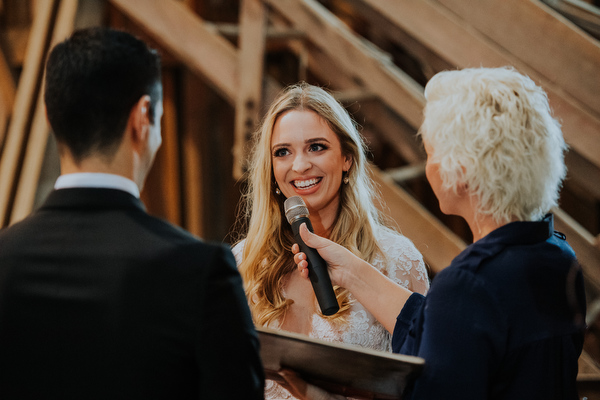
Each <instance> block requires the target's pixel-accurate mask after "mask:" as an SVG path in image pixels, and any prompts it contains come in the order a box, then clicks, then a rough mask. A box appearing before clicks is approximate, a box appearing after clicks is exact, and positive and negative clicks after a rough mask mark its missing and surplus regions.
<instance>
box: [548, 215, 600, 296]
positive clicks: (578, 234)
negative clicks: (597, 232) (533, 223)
mask: <svg viewBox="0 0 600 400" xmlns="http://www.w3.org/2000/svg"><path fill="white" fill-rule="evenodd" d="M552 212H553V213H554V216H555V218H554V225H555V229H556V230H557V231H560V232H562V233H564V234H565V235H566V236H567V241H568V242H569V244H570V245H571V247H572V248H573V250H575V254H577V259H578V260H579V262H580V263H581V265H582V268H583V274H584V276H585V279H586V281H587V283H588V284H589V285H590V286H591V287H593V289H594V291H595V292H596V293H595V295H596V296H598V295H600V247H598V242H597V241H596V238H595V237H594V236H593V235H592V234H590V233H589V232H588V231H587V230H585V229H584V228H583V227H582V226H581V225H580V224H579V223H577V221H575V220H574V219H573V218H571V217H570V216H569V215H568V214H567V213H565V212H564V211H562V210H561V209H558V208H555V209H553V210H552Z"/></svg>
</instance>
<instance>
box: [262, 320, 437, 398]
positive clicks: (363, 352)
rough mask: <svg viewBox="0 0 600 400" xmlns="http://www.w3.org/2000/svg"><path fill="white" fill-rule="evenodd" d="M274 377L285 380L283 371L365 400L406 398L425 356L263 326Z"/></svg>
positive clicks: (267, 367) (265, 352) (267, 369)
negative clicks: (369, 347)
mask: <svg viewBox="0 0 600 400" xmlns="http://www.w3.org/2000/svg"><path fill="white" fill-rule="evenodd" d="M257 331H258V335H259V338H260V344H261V356H262V360H263V365H264V367H265V372H266V375H267V378H268V379H273V380H276V381H282V379H283V378H282V377H281V376H280V375H279V374H278V373H277V371H279V370H280V369H282V368H287V369H291V370H293V371H295V372H297V373H298V374H299V375H300V377H302V378H303V379H304V380H305V381H307V382H309V383H311V384H313V385H316V386H319V387H321V388H323V389H325V390H327V391H328V392H330V393H334V394H341V395H344V396H348V397H355V398H360V399H385V400H388V399H401V398H402V392H403V391H404V389H405V388H406V386H407V385H408V384H409V383H410V382H412V380H413V379H415V378H416V377H417V376H418V374H419V373H420V371H421V370H422V369H423V366H424V365H425V361H424V360H423V359H422V358H419V357H412V356H405V355H400V354H393V353H391V352H390V353H388V352H383V351H376V350H371V349H367V348H364V347H358V346H354V345H349V344H345V343H333V342H326V341H323V340H317V339H312V338H309V337H307V336H305V335H300V334H296V333H290V332H284V331H277V330H272V329H267V328H257Z"/></svg>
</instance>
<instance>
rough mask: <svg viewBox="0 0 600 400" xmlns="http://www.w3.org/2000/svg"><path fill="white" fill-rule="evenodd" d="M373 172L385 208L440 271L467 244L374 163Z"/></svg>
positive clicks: (433, 268) (436, 271) (433, 267)
mask: <svg viewBox="0 0 600 400" xmlns="http://www.w3.org/2000/svg"><path fill="white" fill-rule="evenodd" d="M371 172H372V174H373V178H374V180H375V182H376V183H377V185H379V190H380V192H381V195H382V198H383V199H385V201H386V207H387V209H383V210H382V211H383V212H384V213H385V214H386V215H388V216H390V217H391V218H392V219H393V220H394V221H395V222H396V223H397V224H398V228H399V229H400V232H401V233H402V234H403V235H405V236H406V237H408V238H409V239H410V240H412V242H413V243H414V244H415V246H416V247H417V249H418V250H419V251H420V252H421V254H423V257H424V258H425V261H426V262H427V264H428V265H429V267H430V268H431V270H432V271H433V272H434V273H438V272H440V271H441V270H442V269H444V268H445V267H447V266H448V265H450V262H451V261H452V259H453V258H454V257H456V256H457V255H458V254H459V253H460V252H461V251H462V250H463V249H464V248H465V247H466V244H465V243H464V242H463V241H462V240H461V239H460V238H459V237H458V236H456V235H455V234H454V233H452V231H450V229H448V228H447V227H446V226H445V225H443V224H442V223H441V222H440V221H439V220H438V219H437V218H435V217H434V216H433V215H431V214H430V213H429V211H427V210H426V209H425V207H423V205H421V204H420V203H419V202H418V201H417V200H415V199H414V198H413V197H412V196H410V195H409V194H408V193H406V192H405V191H404V190H403V189H402V188H400V187H399V186H398V185H396V184H395V183H394V181H393V180H391V178H390V177H388V176H386V175H385V174H384V173H383V172H381V171H380V170H379V169H377V168H376V167H372V168H371Z"/></svg>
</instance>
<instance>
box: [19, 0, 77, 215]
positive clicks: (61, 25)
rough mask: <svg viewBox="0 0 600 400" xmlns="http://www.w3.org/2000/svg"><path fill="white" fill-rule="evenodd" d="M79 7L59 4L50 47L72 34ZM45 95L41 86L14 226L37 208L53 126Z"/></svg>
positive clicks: (65, 0) (69, 1) (70, 1)
mask: <svg viewBox="0 0 600 400" xmlns="http://www.w3.org/2000/svg"><path fill="white" fill-rule="evenodd" d="M78 5H79V1H78V0H62V1H61V2H60V4H59V8H58V13H57V15H56V21H55V23H54V29H53V33H52V39H51V43H50V46H49V48H52V47H54V46H55V45H56V44H58V43H60V42H62V41H63V40H65V39H66V38H67V37H68V36H69V35H70V34H71V32H73V26H74V24H75V15H76V14H77V7H78ZM42 82H43V81H42ZM43 92H44V85H43V83H42V85H40V88H39V92H38V95H37V104H36V107H35V111H34V115H33V122H32V124H31V131H30V133H29V136H28V138H27V143H26V144H25V145H26V150H25V156H24V158H23V166H22V170H21V174H20V175H19V177H18V184H17V189H16V192H15V200H14V205H13V209H12V212H11V216H10V223H11V224H13V223H15V222H17V221H20V220H21V219H23V218H25V217H26V216H27V215H29V213H31V211H32V209H33V205H34V200H35V195H36V192H37V187H38V181H39V177H40V173H41V169H42V165H43V163H44V154H45V152H46V145H47V143H48V135H49V134H50V126H49V125H48V120H47V119H46V110H45V105H44V96H43Z"/></svg>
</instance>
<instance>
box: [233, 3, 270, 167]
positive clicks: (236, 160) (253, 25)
mask: <svg viewBox="0 0 600 400" xmlns="http://www.w3.org/2000/svg"><path fill="white" fill-rule="evenodd" d="M240 6H241V8H240V33H241V34H240V37H239V52H238V53H239V56H238V68H237V70H238V72H239V84H238V93H237V98H236V104H235V126H234V143H233V176H234V178H235V179H239V178H241V177H242V174H243V172H244V166H245V163H246V155H247V154H248V143H249V142H250V140H251V139H252V134H253V133H254V130H255V128H256V125H257V124H258V122H259V120H260V115H259V113H260V111H261V109H262V107H261V101H262V87H263V84H262V83H263V74H264V73H263V69H264V57H265V54H264V53H265V35H266V30H267V10H266V7H265V5H264V3H263V2H262V0H242V1H241V4H240Z"/></svg>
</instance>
